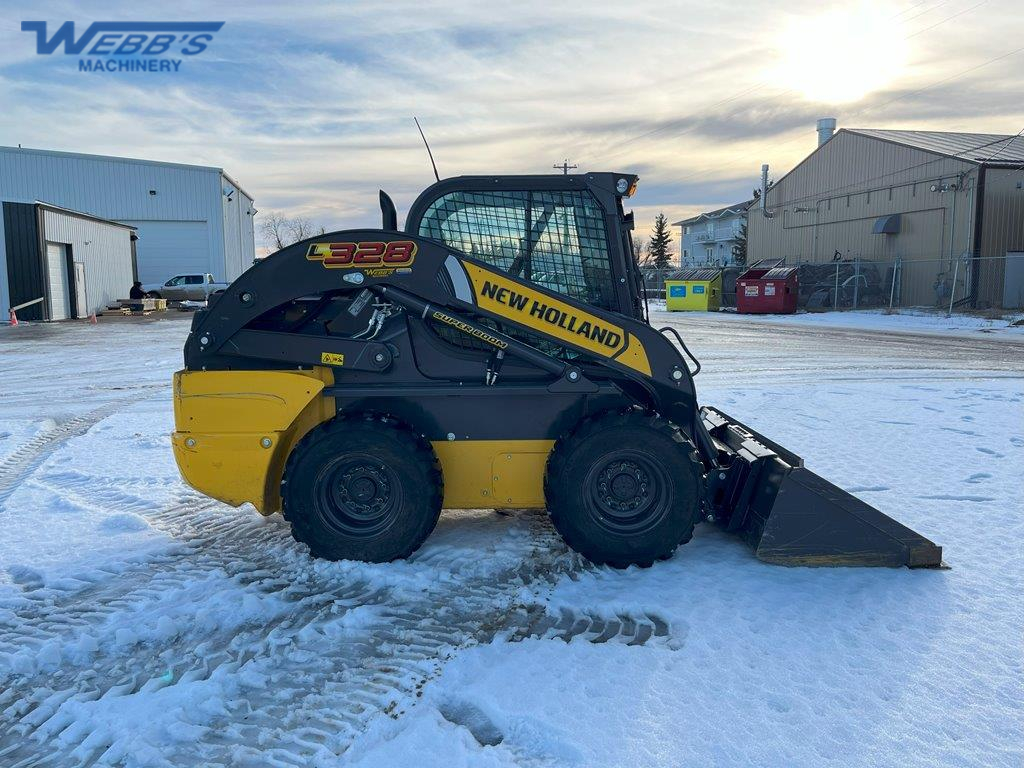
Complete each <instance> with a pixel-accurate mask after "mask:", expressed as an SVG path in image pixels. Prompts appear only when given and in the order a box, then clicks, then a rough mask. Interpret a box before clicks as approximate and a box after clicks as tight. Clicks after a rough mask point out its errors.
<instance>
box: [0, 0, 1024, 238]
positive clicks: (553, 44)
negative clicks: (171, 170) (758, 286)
mask: <svg viewBox="0 0 1024 768" xmlns="http://www.w3.org/2000/svg"><path fill="white" fill-rule="evenodd" d="M847 5H848V4H847V3H841V2H838V1H837V2H834V3H820V2H811V1H810V0H798V1H795V2H789V3H787V4H786V6H785V8H784V9H783V10H781V11H780V10H779V9H778V8H777V7H775V6H771V7H769V6H768V5H767V4H764V3H760V2H739V3H735V4H733V5H731V6H730V7H729V9H728V11H727V12H726V11H723V10H722V8H721V7H720V6H715V5H709V4H706V3H698V2H692V1H685V2H660V3H659V2H650V1H641V2H634V3H629V4H609V5H600V4H595V3H592V2H582V1H580V0H570V1H567V2H563V3H555V4H552V3H549V2H537V1H535V0H524V1H523V2H517V3H506V4H491V5H488V6H486V7H483V6H481V5H480V4H479V3H477V2H470V1H469V0H466V1H462V0H449V1H448V2H440V3H423V2H409V1H407V0H398V1H397V2H392V3H388V4H385V5H381V4H379V3H371V2H363V3H360V2H346V3H334V2H310V3H304V4H302V5H301V6H295V7H290V8H283V7H281V6H280V4H278V3H271V2H250V3H246V4H245V5H244V6H235V5H233V4H232V5H223V6H215V5H211V4H210V3H208V2H198V1H197V0H186V1H185V2H182V3H177V4H176V5H175V17H176V18H179V19H196V20H223V21H225V22H226V24H225V26H224V29H223V30H222V31H221V32H220V33H218V35H217V36H216V38H215V40H214V42H213V43H212V44H211V46H210V49H209V51H208V53H207V54H203V55H201V56H197V57H196V58H195V59H194V60H190V61H186V62H185V63H184V64H183V65H182V71H181V72H179V73H177V74H174V75H170V74H166V75H137V74H120V75H88V74H83V73H79V72H77V71H76V69H75V61H76V57H72V56H67V57H65V56H62V55H56V54H55V55H53V56H37V55H36V54H35V52H34V51H35V45H34V38H33V36H31V35H29V34H28V33H23V32H21V31H20V28H19V27H20V25H19V24H16V23H12V24H8V25H6V26H5V27H4V28H3V29H0V103H3V104H4V105H5V108H4V110H3V111H2V112H0V143H3V144H17V143H23V144H25V145H26V146H36V147H45V148H53V149H64V150H71V151H80V152H97V153H102V154H114V155H129V156H139V157H147V158H153V159H162V160H172V161H177V162H186V163H187V162H192V163H200V164H209V165H216V166H221V167H223V168H225V169H226V170H227V171H228V172H229V173H231V174H232V176H234V177H235V178H237V179H238V180H239V182H240V183H241V184H242V185H243V186H244V187H245V188H246V189H247V190H248V191H249V192H250V193H252V194H253V195H254V196H255V197H256V203H257V207H258V208H259V209H260V210H263V211H269V210H282V211H284V212H286V213H288V214H290V215H303V216H307V217H310V218H312V219H314V220H316V221H318V222H320V223H323V224H324V225H325V226H327V227H329V228H342V227H351V226H362V225H367V224H375V223H376V222H377V220H378V216H379V213H378V211H377V201H376V190H377V188H378V187H383V188H384V189H386V190H387V191H389V193H391V194H392V196H393V197H394V198H395V200H396V203H398V205H399V208H400V210H401V209H405V208H407V207H408V205H409V204H410V203H411V202H412V200H413V199H414V198H415V196H416V194H417V192H418V191H419V190H420V189H422V188H423V187H425V186H426V185H427V184H429V183H430V181H431V180H432V172H431V171H430V166H429V163H428V160H427V158H426V154H425V152H424V150H423V147H422V144H421V143H420V138H419V135H418V133H417V132H416V130H415V126H414V125H413V123H412V116H413V115H418V116H419V117H420V119H421V122H422V123H423V125H424V128H425V130H426V132H427V135H428V137H429V139H430V142H431V146H432V148H433V149H434V154H435V157H436V158H437V163H438V167H439V169H440V171H441V173H442V174H443V175H457V174H472V173H483V174H486V173H547V172H550V170H551V165H552V163H555V162H560V161H561V160H562V158H565V157H569V158H570V159H571V160H572V161H573V162H576V163H577V164H579V165H580V167H581V169H593V170H605V169H613V170H623V171H626V170H629V171H634V172H638V173H640V175H641V177H642V181H641V185H640V191H639V193H638V195H637V197H636V199H635V200H634V201H632V202H634V203H635V205H636V207H637V221H638V227H639V228H640V229H641V230H643V231H642V232H641V234H645V231H646V229H647V227H648V226H649V220H650V219H653V215H654V214H655V213H657V212H658V211H662V210H663V211H664V212H665V213H666V215H668V216H669V217H670V218H671V219H672V220H677V219H679V218H683V217H684V216H686V215H692V214H693V213H697V212H699V211H700V210H701V209H710V208H714V207H720V206H722V205H725V204H729V203H733V202H736V201H738V200H742V199H745V198H746V197H748V196H749V194H750V190H751V189H752V188H753V186H755V185H756V184H757V182H758V173H759V169H760V164H761V163H762V162H769V163H771V164H772V167H773V169H774V175H776V176H780V175H781V174H782V173H783V172H785V171H786V170H788V169H789V168H790V167H792V165H794V164H795V163H796V162H798V161H799V160H800V159H801V158H802V157H804V156H805V155H806V154H807V152H809V151H811V150H812V149H813V147H814V142H815V137H814V121H815V119H816V118H817V117H821V116H825V115H832V116H835V117H837V118H839V122H840V125H841V126H842V125H846V126H852V125H854V124H856V125H859V126H869V127H901V128H929V129H932V130H940V129H948V130H984V131H992V132H1008V133H1015V132H1016V131H1017V130H1019V128H1020V127H1021V125H1020V123H1021V121H1022V120H1024V116H1022V114H1021V111H1022V107H1021V106H1020V105H1019V94H1018V92H1017V88H1016V76H1015V75H1014V72H1015V70H1016V69H1018V68H1019V66H1020V63H1021V58H1022V56H1016V57H1010V58H1007V59H1005V60H1004V61H1002V62H998V63H996V64H993V65H991V66H990V67H986V68H982V69H979V70H977V71H974V72H969V73H967V74H966V75H963V76H958V74H959V73H961V72H963V71H964V70H967V69H969V68H970V67H972V66H975V65H977V64H978V63H980V62H984V61H986V60H987V59H990V58H992V57H993V56H996V55H998V54H999V53H1001V52H1003V51H1009V50H1012V49H1013V48H1015V47H1017V46H1018V45H1019V44H1018V43H1017V39H1016V37H1015V36H1014V35H1013V30H1014V29H1019V28H1020V27H1021V21H1024V9H1021V8H1018V4H1009V6H1010V7H1004V8H1001V9H1000V12H999V13H998V14H997V13H992V12H985V10H984V9H978V11H977V12H974V11H972V12H968V13H965V14H963V15H961V16H959V17H958V18H956V19H955V20H953V21H948V22H944V21H943V20H944V19H947V18H948V17H950V16H952V15H953V14H955V13H958V12H959V11H961V10H963V9H965V8H969V7H970V5H971V3H969V2H968V0H953V2H948V3H943V2H941V0H923V2H922V1H921V0H906V2H903V3H901V4H900V3H897V4H895V5H893V4H884V6H881V7H883V8H884V12H885V13H886V14H888V16H887V17H886V18H892V23H893V24H900V25H902V26H901V27H900V33H901V34H903V35H905V36H907V40H908V46H909V50H908V56H909V60H908V65H907V67H906V69H905V71H902V72H899V73H894V77H893V80H892V81H891V82H890V83H889V84H888V85H887V86H886V87H884V88H883V89H881V90H879V91H876V92H874V93H871V94H868V95H867V96H866V97H865V98H863V99H862V100H860V101H857V102H854V103H850V104H844V105H832V104H827V103H817V102H813V101H809V100H807V99H806V98H804V97H803V96H801V95H800V94H799V93H798V91H797V89H796V87H795V85H794V84H793V83H789V82H782V81H779V80H778V79H777V78H776V77H775V76H774V75H773V74H772V73H774V72H775V71H776V70H777V64H778V60H779V57H780V56H783V55H784V51H782V50H780V44H781V43H780V41H781V40H782V39H783V38H782V35H783V32H784V30H785V29H786V25H787V24H788V23H789V20H790V19H791V18H804V17H808V16H814V15H815V14H819V13H824V12H825V11H827V10H828V8H829V7H835V8H839V7H847ZM164 8H165V6H164V5H163V4H157V3H144V2H131V3H129V2H116V3H106V4H96V3H84V2H71V1H70V0H68V1H67V2H35V3H30V2H27V1H26V2H24V3H22V5H21V8H20V9H19V10H17V11H15V10H14V9H10V10H8V18H9V19H11V18H13V19H16V20H20V19H30V18H32V19H46V20H48V21H49V22H50V24H51V27H52V26H53V25H56V24H59V22H60V21H63V20H74V21H75V22H76V25H78V28H79V29H84V27H85V26H87V25H88V23H89V22H91V21H93V20H96V19H118V20H146V19H151V18H153V19H159V18H163V17H165V16H166V13H165V11H164ZM935 24H938V26H935V27H934V28H932V29H928V27H929V26H931V25H935ZM922 30H923V31H922ZM842 32H843V31H842V30H835V31H834V33H835V34H837V35H839V34H842ZM821 66H822V67H823V68H826V69H827V68H828V67H829V66H830V62H828V61H823V62H821ZM945 78H953V79H950V80H949V81H948V82H946V83H942V82H941V81H942V80H943V79H945ZM935 83H939V84H938V85H934V84H935ZM922 89H924V90H922ZM69 116H70V117H71V119H69Z"/></svg>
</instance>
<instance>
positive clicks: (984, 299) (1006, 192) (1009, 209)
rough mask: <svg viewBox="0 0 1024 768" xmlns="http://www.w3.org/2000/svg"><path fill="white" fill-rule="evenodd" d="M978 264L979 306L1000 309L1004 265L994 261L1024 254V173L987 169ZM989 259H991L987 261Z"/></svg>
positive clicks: (1002, 261) (1009, 169)
mask: <svg viewBox="0 0 1024 768" xmlns="http://www.w3.org/2000/svg"><path fill="white" fill-rule="evenodd" d="M984 189H985V194H984V197H985V201H984V206H983V208H982V222H981V243H980V244H981V248H980V252H979V255H980V256H982V257H983V258H982V259H980V260H979V262H978V271H979V274H978V303H979V306H999V305H1000V304H1001V303H1002V298H1003V277H1004V275H1005V262H1004V260H1001V259H996V258H991V257H996V256H1003V257H1005V256H1006V253H1007V252H1008V251H1024V170H1022V169H1020V168H1012V169H1011V168H986V169H985V184H984ZM984 257H990V258H984Z"/></svg>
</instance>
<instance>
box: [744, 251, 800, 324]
mask: <svg viewBox="0 0 1024 768" xmlns="http://www.w3.org/2000/svg"><path fill="white" fill-rule="evenodd" d="M781 263H782V262H781V261H777V262H775V263H774V264H765V263H764V262H763V261H759V262H757V263H756V264H754V265H753V266H752V267H751V268H750V269H748V270H747V271H746V272H744V273H743V274H742V275H740V276H739V277H738V278H737V279H736V311H737V312H741V313H743V314H748V315H754V314H761V315H764V314H779V315H791V314H793V313H794V312H796V304H797V299H798V298H799V296H800V282H799V276H798V271H797V268H796V267H783V266H780V265H781Z"/></svg>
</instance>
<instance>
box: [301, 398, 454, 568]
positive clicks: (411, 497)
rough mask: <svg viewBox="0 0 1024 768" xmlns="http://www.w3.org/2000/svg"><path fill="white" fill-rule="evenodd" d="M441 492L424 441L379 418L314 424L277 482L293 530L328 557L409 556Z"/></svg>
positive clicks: (429, 525) (435, 512) (428, 526)
mask: <svg viewBox="0 0 1024 768" xmlns="http://www.w3.org/2000/svg"><path fill="white" fill-rule="evenodd" d="M441 498H442V483H441V473H440V471H439V470H438V469H437V459H436V457H435V456H434V452H433V450H431V448H430V445H429V444H428V443H427V442H426V441H424V440H423V439H422V438H421V437H420V436H419V435H417V434H415V433H414V432H412V431H410V430H408V429H405V428H403V427H401V426H400V425H399V424H398V423H397V422H395V421H393V420H391V419H387V418H383V417H363V418H358V417H357V418H345V417H342V418H337V419H334V420H333V421H331V422H328V423H327V424H323V425H321V426H319V427H317V428H316V429H314V430H313V431H311V432H310V433H309V434H308V435H306V437H304V438H303V439H302V440H300V441H299V443H298V445H296V446H295V448H294V449H293V450H292V453H291V455H290V456H289V457H288V463H287V465H286V466H285V472H284V478H283V479H282V481H281V499H282V502H283V510H284V517H285V519H286V520H287V521H288V522H289V523H290V524H291V527H292V536H294V537H295V539H296V540H297V541H300V542H302V543H304V544H306V545H307V546H309V550H310V552H311V553H312V554H313V556H314V557H320V558H324V559H327V560H363V561H366V562H374V563H385V562H389V561H391V560H397V559H400V558H404V557H408V556H409V555H411V554H412V553H413V552H415V551H416V550H417V549H419V547H420V545H421V544H423V542H424V540H425V539H426V538H427V536H429V535H430V532H431V531H433V530H434V526H435V525H437V519H438V516H439V515H440V513H441Z"/></svg>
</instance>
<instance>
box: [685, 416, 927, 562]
mask: <svg viewBox="0 0 1024 768" xmlns="http://www.w3.org/2000/svg"><path fill="white" fill-rule="evenodd" d="M701 419H702V421H703V423H704V427H705V429H707V431H708V433H709V434H710V435H711V437H712V438H713V441H714V444H715V448H716V449H717V450H718V454H719V461H720V464H721V467H722V468H721V469H720V470H719V471H718V472H716V473H712V475H709V478H708V485H709V487H708V495H709V498H710V499H711V503H712V509H713V514H714V517H715V520H716V522H717V523H718V524H719V525H721V526H722V527H723V528H725V529H726V530H729V531H735V532H736V533H738V534H739V535H740V536H741V537H742V538H743V539H745V540H746V541H747V542H748V543H749V544H750V545H751V546H753V548H754V552H755V554H756V555H757V556H758V558H760V559H761V560H764V561H765V562H768V563H775V564H778V565H814V566H839V565H846V566H888V567H897V566H902V565H905V566H908V567H910V568H938V567H941V566H942V547H939V546H936V545H935V544H934V543H933V542H931V541H929V540H928V539H926V538H925V537H924V536H921V535H920V534H919V533H915V532H914V531H912V530H910V529H909V528H907V527H906V526H904V525H901V524H900V523H898V522H896V521H895V520H893V519H892V518H891V517H888V516H887V515H884V514H882V513H881V512H880V511H878V510H877V509H875V508H874V507H872V506H870V505H869V504H865V503H864V502H863V501H861V500H860V499H858V498H857V497H856V496H853V495H851V494H849V493H847V492H846V491H844V490H843V489H842V488H839V487H837V486H835V485H833V484H832V483H830V482H828V481H827V480H825V479H824V478H822V477H819V476H818V475H816V474H814V473H813V472H811V471H810V470H808V469H806V468H805V467H804V465H803V464H804V463H803V459H801V458H800V457H799V456H797V455H796V454H794V453H792V452H790V451H787V450H786V449H785V448H783V447H781V446H779V445H777V444H775V443H773V442H772V441H770V440H768V439H767V438H765V437H763V436H762V435H760V434H758V433H757V432H754V431H753V430H752V429H750V428H749V427H746V426H744V425H743V424H741V423H740V422H738V421H736V420H735V419H732V418H730V417H729V416H727V415H726V414H724V413H722V412H721V411H717V410H715V409H714V408H702V409H701Z"/></svg>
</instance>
